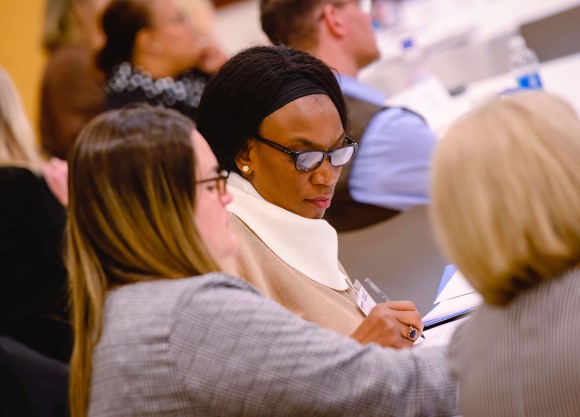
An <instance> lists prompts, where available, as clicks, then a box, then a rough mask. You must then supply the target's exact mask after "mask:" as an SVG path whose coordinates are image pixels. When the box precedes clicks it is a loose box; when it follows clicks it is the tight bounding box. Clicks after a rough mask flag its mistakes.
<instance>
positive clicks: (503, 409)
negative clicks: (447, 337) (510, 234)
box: [449, 269, 580, 417]
mask: <svg viewBox="0 0 580 417" xmlns="http://www.w3.org/2000/svg"><path fill="white" fill-rule="evenodd" d="M449 358H450V359H449V361H450V366H451V369H452V370H453V372H454V373H455V375H456V376H457V377H458V379H459V392H460V400H459V402H460V409H461V412H462V413H463V415H464V416H465V417H475V416H494V417H502V416H505V417H508V416H509V417H540V416H541V417H544V416H558V417H578V416H580V269H576V270H575V271H571V272H569V273H567V274H564V275H563V276H562V277H557V278H554V279H553V280H551V281H547V282H544V283H542V284H541V285H539V286H538V287H536V288H533V289H530V290H528V291H526V292H524V293H522V294H520V295H519V296H518V297H517V298H516V299H515V300H513V301H512V302H511V303H510V304H509V305H508V306H506V307H504V308H500V307H491V306H488V305H482V306H481V307H479V309H478V310H477V311H476V312H475V313H474V314H473V316H472V317H471V318H470V319H469V320H468V321H466V322H465V323H464V324H462V325H461V327H460V328H458V330H457V331H456V332H455V335H454V339H453V342H452V344H451V345H450V347H449Z"/></svg>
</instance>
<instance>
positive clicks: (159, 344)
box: [89, 273, 457, 417]
mask: <svg viewBox="0 0 580 417" xmlns="http://www.w3.org/2000/svg"><path fill="white" fill-rule="evenodd" d="M456 404H457V395H456V387H455V383H454V382H453V381H452V379H451V376H450V373H449V371H448V368H447V363H446V351H445V350H444V349H440V348H437V349H431V350H429V349H422V350H418V351H414V350H408V351H395V350H392V349H383V348H380V347H378V346H377V345H374V344H373V345H366V346H361V345H359V344H358V343H356V342H355V341H354V340H351V339H348V338H346V337H343V336H340V335H338V334H337V333H334V332H333V331H330V330H326V329H322V328H320V327H318V326H316V325H314V324H312V323H308V322H306V321H304V320H302V319H300V318H299V317H297V316H295V315H293V314H291V313H290V312H289V311H287V310H285V309H284V308H282V307H281V306H280V305H278V304H276V303H275V302H274V301H272V300H269V299H267V298H265V297H264V296H262V295H261V294H259V293H258V292H257V291H256V290H254V289H253V288H252V287H250V286H249V285H248V284H246V283H245V282H243V281H241V280H239V279H237V278H231V277H228V276H226V275H223V274H217V273H216V274H208V275H205V276H201V277H194V278H186V279H179V280H158V281H151V282H142V283H138V284H132V285H126V286H124V287H121V288H119V289H116V290H114V291H112V292H111V293H110V294H109V296H108V297H107V301H106V305H105V315H104V324H103V332H102V336H101V339H100V341H99V342H98V344H97V346H96V348H95V351H94V356H93V374H92V382H91V396H90V406H89V415H90V416H91V417H96V416H106V417H114V416H119V417H121V416H123V417H129V416H158V417H160V416H450V415H455V414H456Z"/></svg>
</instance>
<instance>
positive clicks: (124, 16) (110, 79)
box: [97, 0, 227, 119]
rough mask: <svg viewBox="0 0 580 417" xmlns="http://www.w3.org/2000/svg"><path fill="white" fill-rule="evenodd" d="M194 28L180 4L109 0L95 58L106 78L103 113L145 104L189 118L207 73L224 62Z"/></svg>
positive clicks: (173, 0)
mask: <svg viewBox="0 0 580 417" xmlns="http://www.w3.org/2000/svg"><path fill="white" fill-rule="evenodd" d="M196 17H197V16H196ZM199 23H200V22H194V21H193V20H192V14H191V11H190V9H189V8H188V6H187V2H183V1H181V0H113V1H112V2H111V4H110V5H109V6H108V7H107V9H106V10H105V12H104V15H103V19H102V24H103V31H104V33H105V35H106V43H105V45H104V47H103V48H102V49H101V51H100V52H99V55H98V57H97V63H98V65H99V67H100V68H101V69H102V71H103V72H104V73H105V75H106V77H107V81H106V84H105V91H106V94H107V108H108V109H115V108H120V107H123V106H125V105H127V104H130V103H136V102H144V103H149V104H152V105H162V106H164V107H167V108H172V109H175V110H177V111H179V112H181V113H183V114H185V115H186V116H188V117H190V118H191V119H194V118H195V114H196V111H197V106H198V104H199V99H200V97H201V94H202V92H203V89H204V87H205V84H206V83H207V80H208V78H209V76H210V74H212V73H214V72H215V71H217V69H218V68H219V67H220V66H221V65H222V64H223V63H224V62H225V60H226V59H227V57H226V56H225V55H224V54H223V53H222V52H221V51H220V50H219V49H218V48H217V47H216V45H215V44H214V43H213V42H212V40H211V39H210V37H209V36H208V34H200V33H199V31H198V26H203V24H201V25H200V24H199Z"/></svg>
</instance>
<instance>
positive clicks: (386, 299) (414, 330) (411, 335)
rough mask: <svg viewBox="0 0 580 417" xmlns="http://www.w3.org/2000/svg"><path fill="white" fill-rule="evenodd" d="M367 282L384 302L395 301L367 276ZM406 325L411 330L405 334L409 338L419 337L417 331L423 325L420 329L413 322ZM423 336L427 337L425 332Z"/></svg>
mask: <svg viewBox="0 0 580 417" xmlns="http://www.w3.org/2000/svg"><path fill="white" fill-rule="evenodd" d="M365 284H366V285H368V286H369V287H370V288H372V290H373V291H374V292H376V293H377V294H378V295H379V296H380V297H381V298H382V299H383V301H384V302H386V303H393V301H392V300H391V299H390V298H389V297H387V296H386V295H385V293H384V292H383V291H382V290H381V289H380V288H379V287H378V286H377V285H376V284H375V283H374V282H373V281H372V280H371V279H370V278H365ZM391 305H392V304H391ZM406 325H407V326H409V331H408V333H406V335H405V336H406V337H407V339H409V340H410V341H412V342H414V341H415V339H416V338H417V333H418V332H420V331H422V327H421V328H420V329H418V328H416V327H414V326H412V325H411V324H406ZM421 337H422V338H423V339H425V335H423V333H421Z"/></svg>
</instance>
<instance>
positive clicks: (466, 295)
mask: <svg viewBox="0 0 580 417" xmlns="http://www.w3.org/2000/svg"><path fill="white" fill-rule="evenodd" d="M481 301H482V298H481V295H479V293H478V292H476V291H475V289H474V288H473V287H472V286H471V285H469V283H468V282H467V280H466V279H465V277H464V276H463V275H462V274H461V273H460V272H459V271H457V268H455V266H454V265H448V266H447V267H446V268H445V271H444V272H443V277H442V278H441V282H440V284H439V289H438V290H437V298H435V302H434V303H433V306H432V308H431V310H430V311H429V312H428V313H427V314H425V315H423V325H424V326H425V329H428V328H430V327H433V326H436V325H437V324H441V323H443V322H446V321H448V320H450V319H453V318H455V317H458V316H461V315H463V314H466V313H469V312H471V311H473V310H474V309H475V308H477V307H478V306H479V305H480V304H481Z"/></svg>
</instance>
